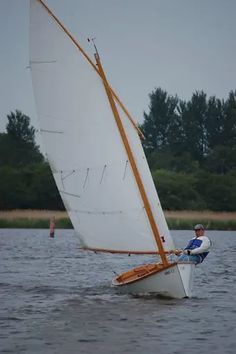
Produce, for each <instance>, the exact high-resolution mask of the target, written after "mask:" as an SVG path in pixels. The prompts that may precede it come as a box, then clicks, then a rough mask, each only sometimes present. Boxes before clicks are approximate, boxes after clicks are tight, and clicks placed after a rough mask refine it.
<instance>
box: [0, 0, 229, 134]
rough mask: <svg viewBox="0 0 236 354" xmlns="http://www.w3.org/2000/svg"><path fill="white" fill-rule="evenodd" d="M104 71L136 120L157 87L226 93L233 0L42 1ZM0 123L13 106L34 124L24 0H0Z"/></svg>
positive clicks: (180, 93) (183, 91) (175, 91)
mask: <svg viewBox="0 0 236 354" xmlns="http://www.w3.org/2000/svg"><path fill="white" fill-rule="evenodd" d="M45 2H46V3H47V4H48V6H49V7H50V8H51V10H52V11H53V12H54V13H55V15H56V16H57V17H59V19H60V20H61V21H62V22H63V23H64V25H65V26H66V27H67V28H68V29H69V30H70V31H71V32H72V34H73V35H74V36H75V37H76V39H77V40H78V42H79V43H80V44H81V45H82V47H83V48H84V49H85V51H86V52H87V53H88V54H89V56H91V57H93V48H92V47H91V45H90V44H89V43H88V42H87V37H96V44H97V47H98V49H99V52H100V56H101V60H102V62H103V65H104V68H105V71H106V73H107V77H108V79H109V81H110V83H111V85H112V87H113V88H114V89H115V91H116V92H117V93H118V95H119V97H120V98H121V100H122V101H123V102H124V104H125V105H126V106H127V108H128V110H129V111H130V113H131V114H132V116H133V117H134V119H135V120H136V121H139V122H142V119H143V111H146V112H148V105H149V97H148V95H149V93H150V92H151V91H152V90H154V89H155V88H156V87H162V88H163V89H165V90H167V92H168V93H169V94H171V95H175V94H177V95H178V96H179V97H180V98H182V99H189V98H190V97H191V95H192V93H193V92H194V91H195V90H204V91H205V92H206V93H207V95H208V96H210V95H216V96H217V97H218V98H226V97H227V95H228V93H229V91H230V90H232V89H233V90H234V89H236V1H235V0H45ZM0 43H1V47H0V48H1V50H0V129H1V130H3V129H4V127H5V125H6V122H7V119H6V115H7V114H8V113H10V111H12V110H13V111H14V110H15V109H19V110H21V111H22V112H23V113H24V114H27V115H29V116H30V118H31V123H32V124H33V125H34V126H35V127H36V128H38V125H37V118H36V111H35V105H34V98H33V93H32V85H31V78H30V71H29V70H28V69H27V66H28V65H29V47H28V43H29V0H0Z"/></svg>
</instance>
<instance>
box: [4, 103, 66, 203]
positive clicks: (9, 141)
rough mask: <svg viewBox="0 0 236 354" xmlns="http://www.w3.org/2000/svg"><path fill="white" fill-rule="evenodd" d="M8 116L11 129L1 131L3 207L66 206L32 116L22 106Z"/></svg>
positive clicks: (8, 126)
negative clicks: (39, 142) (44, 153)
mask: <svg viewBox="0 0 236 354" xmlns="http://www.w3.org/2000/svg"><path fill="white" fill-rule="evenodd" d="M7 118H8V124H7V127H6V128H7V133H1V134H0V180H1V183H0V209H1V210H9V209H16V208H18V209H28V208H29V209H32V208H35V209H60V210H64V206H63V203H62V200H61V197H60V195H59V193H58V190H57V187H56V184H55V181H54V179H53V176H52V173H51V170H50V167H49V165H48V163H47V162H45V161H44V157H43V155H42V154H41V153H40V151H39V147H38V146H37V145H36V144H35V140H34V139H35V129H34V128H33V127H31V126H30V118H29V117H27V116H25V115H24V114H22V113H21V112H20V111H18V110H16V112H15V113H13V112H11V114H9V115H8V116H7Z"/></svg>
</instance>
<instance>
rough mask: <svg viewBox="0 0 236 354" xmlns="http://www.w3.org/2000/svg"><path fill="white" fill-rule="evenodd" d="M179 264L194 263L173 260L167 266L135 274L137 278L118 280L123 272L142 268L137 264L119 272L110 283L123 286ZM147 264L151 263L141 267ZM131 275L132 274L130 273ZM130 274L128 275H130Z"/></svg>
mask: <svg viewBox="0 0 236 354" xmlns="http://www.w3.org/2000/svg"><path fill="white" fill-rule="evenodd" d="M155 264H156V265H158V264H161V263H153V265H155ZM181 264H194V265H196V264H195V263H193V262H187V261H183V262H174V263H169V264H168V266H165V267H161V268H159V269H158V268H156V269H155V268H154V269H153V270H151V271H149V272H147V273H146V274H143V275H140V276H138V275H137V278H135V279H131V280H128V279H129V278H128V279H126V280H124V281H123V282H119V281H118V280H117V279H118V278H119V277H121V276H122V275H124V274H125V273H129V272H131V271H132V270H135V269H138V268H140V269H141V268H142V266H138V267H135V268H132V269H130V270H128V271H126V272H123V273H121V274H119V275H118V276H117V277H116V278H115V279H114V280H113V282H112V285H113V286H117V287H118V286H125V285H128V284H132V283H135V282H137V281H139V280H142V279H144V278H147V277H148V276H150V275H154V274H156V273H159V272H162V271H164V270H166V269H169V268H171V267H174V266H178V265H181ZM147 265H152V263H149V264H146V265H145V264H144V265H143V267H144V268H145V266H147ZM131 276H132V275H131ZM131 276H130V277H131ZM114 282H115V283H114Z"/></svg>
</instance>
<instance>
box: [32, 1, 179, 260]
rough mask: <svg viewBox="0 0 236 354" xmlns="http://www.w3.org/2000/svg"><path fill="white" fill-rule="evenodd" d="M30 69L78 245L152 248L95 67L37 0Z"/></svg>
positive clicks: (168, 241) (138, 150)
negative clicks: (79, 243) (77, 238)
mask: <svg viewBox="0 0 236 354" xmlns="http://www.w3.org/2000/svg"><path fill="white" fill-rule="evenodd" d="M30 67H31V74H32V82H33V89H34V95H35V102H36V109H37V115H38V119H39V124H40V128H41V133H42V139H43V142H44V145H45V149H46V152H47V158H48V161H49V163H50V166H51V169H52V172H53V176H54V178H55V181H56V184H57V187H58V189H59V192H60V194H61V197H62V199H63V201H64V204H65V206H66V209H67V211H68V214H69V216H70V218H71V221H72V223H73V226H74V228H75V230H76V231H77V233H78V235H79V237H80V239H81V241H82V243H83V245H84V246H85V247H88V248H93V249H103V250H111V251H122V252H124V251H127V252H144V253H146V252H156V251H157V245H156V241H155V238H154V235H153V232H152V230H151V227H150V224H149V221H148V218H147V215H146V211H145V209H144V205H143V202H142V199H141V196H140V192H139V190H138V187H137V184H136V181H135V178H134V175H133V172H132V170H131V167H130V163H129V161H128V157H127V154H126V151H125V148H124V146H123V142H122V139H121V137H120V134H119V131H118V129H117V126H116V122H115V119H114V116H113V113H112V111H111V108H110V105H109V102H108V98H107V96H106V92H105V89H104V86H103V83H102V80H101V78H100V76H99V75H98V73H97V72H96V71H95V70H94V68H93V67H92V66H91V64H90V63H89V62H88V61H87V60H86V59H85V57H84V56H83V55H82V53H81V52H80V51H79V50H78V48H77V47H75V45H74V44H73V43H72V41H71V40H70V39H69V38H68V36H67V35H66V34H65V33H64V31H63V30H62V29H61V28H60V27H59V26H58V24H57V23H56V21H55V20H54V19H53V18H52V17H51V16H49V14H48V12H47V11H46V10H45V8H44V7H43V6H42V5H41V4H40V2H38V1H37V0H31V1H30ZM118 110H119V113H120V115H121V119H122V122H123V124H124V127H125V131H126V134H127V136H128V139H129V142H130V145H131V148H132V151H133V154H134V157H135V160H136V163H137V165H138V169H139V172H140V175H141V177H142V179H143V183H144V186H145V190H146V193H147V195H148V198H149V201H150V204H151V208H152V211H153V214H154V218H155V221H156V224H157V227H158V230H159V232H160V235H161V236H162V237H163V241H164V242H163V247H164V249H165V250H169V249H173V247H174V245H173V241H172V238H171V236H170V234H169V230H168V227H167V225H166V221H165V218H164V215H163V211H162V208H161V205H160V202H159V199H158V196H157V193H156V190H155V187H154V184H153V181H152V177H151V174H150V171H149V168H148V165H147V162H146V158H145V156H144V153H143V149H142V146H141V143H140V140H139V137H138V134H137V132H136V130H135V129H134V127H133V126H132V124H131V123H130V122H129V121H128V119H127V117H125V115H124V113H123V111H122V110H121V109H120V108H118Z"/></svg>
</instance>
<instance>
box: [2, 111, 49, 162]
mask: <svg viewBox="0 0 236 354" xmlns="http://www.w3.org/2000/svg"><path fill="white" fill-rule="evenodd" d="M7 118H8V124H7V126H6V129H7V133H2V134H0V156H1V159H0V166H3V165H8V166H25V165H27V164H32V163H36V162H41V161H43V160H44V157H43V155H42V154H41V153H40V151H39V146H37V145H36V143H35V140H34V138H35V129H34V128H33V127H31V126H30V118H29V117H27V116H26V115H24V114H22V113H21V112H20V111H18V110H16V113H13V112H11V113H10V114H9V115H8V116H7Z"/></svg>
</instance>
